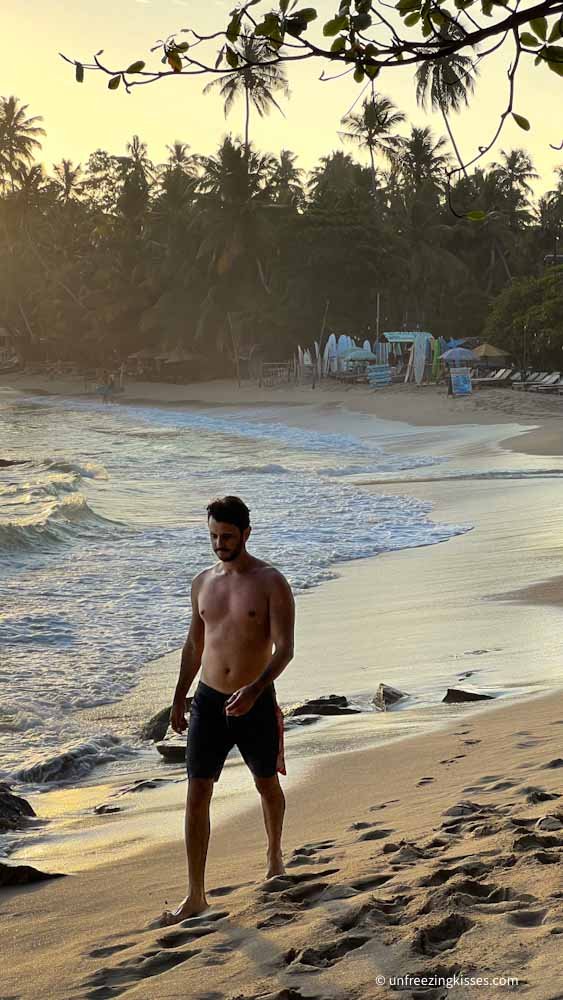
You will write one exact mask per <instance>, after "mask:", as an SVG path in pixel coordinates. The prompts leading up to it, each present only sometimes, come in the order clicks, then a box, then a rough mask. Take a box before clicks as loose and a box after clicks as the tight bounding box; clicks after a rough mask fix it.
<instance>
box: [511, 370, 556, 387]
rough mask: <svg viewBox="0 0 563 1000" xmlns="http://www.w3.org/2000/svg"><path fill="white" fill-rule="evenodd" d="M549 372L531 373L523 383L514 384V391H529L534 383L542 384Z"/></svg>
mask: <svg viewBox="0 0 563 1000" xmlns="http://www.w3.org/2000/svg"><path fill="white" fill-rule="evenodd" d="M548 374H549V372H531V374H530V375H527V376H526V378H524V379H523V380H522V381H521V382H513V383H512V388H513V389H527V388H528V387H529V386H530V385H532V383H534V382H541V381H542V379H544V378H546V376H547V375H548Z"/></svg>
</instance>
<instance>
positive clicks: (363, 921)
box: [333, 895, 414, 931]
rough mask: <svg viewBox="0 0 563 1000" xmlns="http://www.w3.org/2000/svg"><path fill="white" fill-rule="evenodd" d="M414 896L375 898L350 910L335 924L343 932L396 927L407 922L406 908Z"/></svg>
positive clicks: (335, 919) (338, 918) (336, 919)
mask: <svg viewBox="0 0 563 1000" xmlns="http://www.w3.org/2000/svg"><path fill="white" fill-rule="evenodd" d="M413 898H414V897H413V896H403V895H399V896H391V897H388V898H386V897H381V898H379V899H378V898H377V897H376V896H373V897H372V899H371V900H370V901H369V902H368V903H360V904H359V905H358V906H355V907H354V908H353V909H351V910H348V912H347V913H346V914H345V915H344V916H338V917H334V918H333V923H334V924H335V925H336V927H338V928H339V930H341V931H352V930H363V929H364V928H365V929H366V930H369V929H370V928H372V927H378V926H381V925H383V926H389V927H395V926H397V925H399V924H401V923H404V922H405V915H404V910H405V907H406V906H407V905H408V903H410V901H411V900H412V899H413Z"/></svg>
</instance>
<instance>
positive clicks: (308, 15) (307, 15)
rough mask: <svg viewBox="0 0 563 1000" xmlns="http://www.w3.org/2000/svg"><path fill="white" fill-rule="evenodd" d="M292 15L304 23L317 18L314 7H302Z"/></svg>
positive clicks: (309, 22)
mask: <svg viewBox="0 0 563 1000" xmlns="http://www.w3.org/2000/svg"><path fill="white" fill-rule="evenodd" d="M292 16H293V17H298V18H299V19H300V20H301V21H304V22H305V24H311V23H312V22H313V21H316V20H317V17H318V14H317V12H316V10H315V8H314V7H304V8H303V10H296V11H295V13H294V14H293V15H292Z"/></svg>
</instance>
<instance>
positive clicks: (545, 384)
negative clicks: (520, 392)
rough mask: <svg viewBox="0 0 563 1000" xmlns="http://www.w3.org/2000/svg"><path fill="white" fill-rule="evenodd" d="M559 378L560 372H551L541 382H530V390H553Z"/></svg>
mask: <svg viewBox="0 0 563 1000" xmlns="http://www.w3.org/2000/svg"><path fill="white" fill-rule="evenodd" d="M560 378H561V373H560V372H553V373H552V374H551V375H548V376H547V378H544V379H543V380H542V381H541V382H537V383H532V385H531V386H530V392H539V391H540V390H547V391H548V392H553V387H554V386H555V385H556V384H557V383H558V382H559V379H560Z"/></svg>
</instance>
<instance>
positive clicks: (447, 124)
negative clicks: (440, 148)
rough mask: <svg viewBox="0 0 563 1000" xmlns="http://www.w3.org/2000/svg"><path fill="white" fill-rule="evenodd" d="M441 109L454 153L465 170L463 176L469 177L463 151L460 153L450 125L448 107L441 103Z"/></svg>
mask: <svg viewBox="0 0 563 1000" xmlns="http://www.w3.org/2000/svg"><path fill="white" fill-rule="evenodd" d="M440 111H441V112H442V118H443V119H444V125H445V126H446V130H447V133H448V135H449V137H450V142H451V144H452V146H453V148H454V153H455V155H456V157H457V161H458V163H459V166H460V168H461V170H462V171H463V176H464V177H467V169H466V166H465V163H464V162H463V157H462V155H461V153H460V151H459V149H458V146H457V143H456V141H455V139H454V134H453V132H452V130H451V126H450V123H449V119H448V113H447V111H446V108H445V105H444V104H440Z"/></svg>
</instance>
